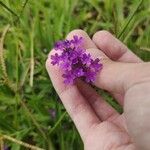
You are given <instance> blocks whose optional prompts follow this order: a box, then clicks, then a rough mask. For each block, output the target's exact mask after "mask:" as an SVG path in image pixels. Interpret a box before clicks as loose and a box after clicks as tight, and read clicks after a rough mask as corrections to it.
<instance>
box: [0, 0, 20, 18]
mask: <svg viewBox="0 0 150 150" xmlns="http://www.w3.org/2000/svg"><path fill="white" fill-rule="evenodd" d="M0 5H2V7H4V8H5V9H6V10H7V11H9V12H10V13H11V14H13V15H14V16H16V17H17V18H18V19H19V16H18V15H17V14H16V13H15V12H14V11H13V10H11V9H10V8H9V7H7V6H6V5H5V4H4V3H3V2H2V1H0Z"/></svg>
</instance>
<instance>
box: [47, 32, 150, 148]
mask: <svg viewBox="0 0 150 150" xmlns="http://www.w3.org/2000/svg"><path fill="white" fill-rule="evenodd" d="M73 35H78V36H82V37H83V39H84V48H86V49H87V51H88V52H89V53H90V54H91V55H92V56H93V57H95V58H101V60H102V63H103V69H102V71H101V72H100V74H98V75H97V79H96V81H95V83H94V84H95V86H97V87H99V88H102V89H105V90H107V91H109V92H110V93H111V94H112V95H113V96H114V97H115V98H116V99H117V101H118V102H119V103H120V104H121V105H122V106H123V107H124V113H123V114H121V115H120V114H118V113H117V112H116V111H115V110H114V109H113V108H112V107H111V106H109V105H108V104H107V103H106V102H105V101H104V100H103V98H102V97H101V96H100V95H98V94H97V93H96V91H94V89H93V88H91V87H90V86H89V85H87V84H86V83H84V82H82V81H77V83H76V84H75V85H65V84H64V83H63V78H62V76H61V75H62V73H61V70H59V68H57V67H56V66H53V65H51V63H50V59H47V61H46V68H47V70H48V73H49V75H50V78H51V80H52V82H53V85H54V87H55V89H56V91H57V93H58V95H59V96H60V98H61V100H62V102H63V104H64V106H65V108H66V110H67V111H68V113H69V115H70V116H71V118H72V119H73V121H74V123H75V125H76V127H77V129H78V131H79V133H80V135H81V137H82V140H83V142H84V146H85V149H86V150H110V149H111V150H125V149H126V150H135V149H137V147H139V148H141V149H142V150H148V149H150V146H149V143H148V140H149V139H150V138H149V136H150V133H149V132H150V131H148V129H149V126H150V121H149V120H150V119H149V114H150V109H149V106H150V101H148V95H149V96H150V94H149V93H150V92H149V91H150V63H143V62H142V60H141V59H140V58H138V57H137V56H136V55H135V54H133V53H132V52H131V51H130V50H129V49H128V48H127V47H126V46H125V45H123V44H122V43H121V42H120V41H119V40H117V39H116V38H114V37H113V36H112V35H111V34H110V33H108V32H107V31H99V32H97V33H96V34H95V35H94V36H93V39H92V40H91V39H90V38H89V36H88V35H87V34H86V33H85V32H84V31H82V30H74V31H72V32H71V33H69V35H68V36H67V39H71V38H72V37H73ZM54 52H55V51H53V50H52V51H51V52H50V54H49V55H52V54H53V53H54ZM143 89H144V90H143ZM146 98H147V99H146ZM132 138H133V139H132ZM135 145H136V146H137V147H136V146H135Z"/></svg>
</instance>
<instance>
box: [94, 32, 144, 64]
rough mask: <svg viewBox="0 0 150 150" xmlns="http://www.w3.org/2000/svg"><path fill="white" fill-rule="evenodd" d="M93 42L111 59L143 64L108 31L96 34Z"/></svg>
mask: <svg viewBox="0 0 150 150" xmlns="http://www.w3.org/2000/svg"><path fill="white" fill-rule="evenodd" d="M93 41H94V43H95V44H96V46H97V47H98V48H100V49H101V50H102V51H103V52H104V53H105V54H106V55H107V56H108V57H109V58H110V59H112V60H117V61H121V62H142V60H141V59H140V58H139V57H138V56H136V55H135V54H134V53H133V52H132V51H130V50H129V49H128V48H127V47H126V46H125V45H124V44H123V43H122V42H121V41H119V40H118V39H117V38H115V37H114V36H113V35H112V34H110V33H109V32H108V31H99V32H97V33H95V34H94V36H93Z"/></svg>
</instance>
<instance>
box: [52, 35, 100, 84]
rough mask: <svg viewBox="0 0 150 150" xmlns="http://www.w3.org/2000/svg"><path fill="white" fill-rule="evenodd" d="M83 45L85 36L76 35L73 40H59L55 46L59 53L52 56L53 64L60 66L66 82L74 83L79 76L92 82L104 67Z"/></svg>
mask: <svg viewBox="0 0 150 150" xmlns="http://www.w3.org/2000/svg"><path fill="white" fill-rule="evenodd" d="M82 45H83V38H82V37H78V36H76V35H75V36H73V39H72V40H64V41H58V42H57V43H56V44H55V46H54V49H55V50H56V51H59V54H58V53H55V54H54V55H52V56H51V60H52V61H51V64H53V65H58V66H60V68H61V69H62V71H63V75H62V77H63V78H64V83H65V84H73V83H74V81H75V79H77V78H80V79H82V80H84V81H85V82H87V83H92V82H94V80H95V78H96V74H97V72H98V71H100V70H101V69H102V63H100V60H99V59H98V58H96V59H95V60H93V59H92V58H91V55H90V54H89V53H86V50H85V49H84V48H83V47H82Z"/></svg>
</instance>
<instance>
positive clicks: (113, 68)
mask: <svg viewBox="0 0 150 150" xmlns="http://www.w3.org/2000/svg"><path fill="white" fill-rule="evenodd" d="M74 35H78V36H82V37H83V40H84V42H83V46H84V48H86V49H87V52H89V53H90V54H91V55H92V56H93V57H94V58H100V59H101V60H102V62H103V66H104V67H103V69H102V71H101V73H100V74H99V75H98V76H97V80H96V82H95V85H96V86H98V87H100V88H103V89H105V90H108V91H113V92H116V93H119V92H122V91H123V90H124V87H123V86H122V85H123V83H121V82H122V81H124V80H123V79H120V81H121V82H118V81H117V80H116V77H119V78H124V76H125V75H126V74H127V71H126V72H125V73H124V74H123V75H124V76H122V75H121V76H120V73H121V71H122V72H124V71H125V70H124V69H126V66H128V65H125V64H121V63H120V65H119V63H115V62H113V61H111V60H110V59H109V58H108V57H107V56H106V55H105V54H104V52H102V51H101V50H99V49H97V48H96V46H95V44H94V43H93V42H92V40H91V39H90V37H89V36H88V35H87V33H85V32H84V31H83V30H73V31H72V32H70V33H69V34H68V36H67V39H72V38H73V36H74ZM120 67H122V68H120ZM110 75H111V76H110ZM120 85H121V86H122V87H121V86H120Z"/></svg>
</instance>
